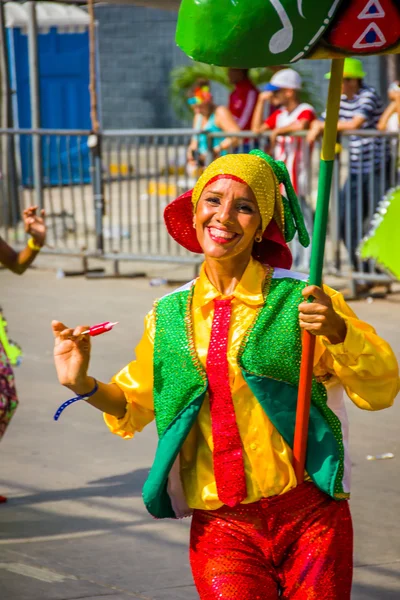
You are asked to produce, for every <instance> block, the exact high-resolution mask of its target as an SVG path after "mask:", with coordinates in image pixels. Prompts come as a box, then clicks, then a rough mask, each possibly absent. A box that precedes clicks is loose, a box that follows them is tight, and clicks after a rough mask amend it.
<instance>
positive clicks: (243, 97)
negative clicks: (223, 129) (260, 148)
mask: <svg viewBox="0 0 400 600" xmlns="http://www.w3.org/2000/svg"><path fill="white" fill-rule="evenodd" d="M228 78H229V81H230V82H231V84H232V85H234V86H235V89H234V90H233V92H232V93H231V94H230V96H229V110H230V111H231V113H232V114H233V116H234V118H235V120H236V123H237V124H238V125H239V127H240V129H241V130H242V131H247V130H250V129H251V121H252V118H253V113H254V109H255V107H256V104H257V98H258V94H259V91H258V89H257V88H256V87H255V85H254V84H253V83H252V82H251V81H250V79H249V70H248V69H228ZM244 142H245V144H244V145H246V144H247V145H248V140H244ZM241 151H245V152H246V151H248V150H246V149H242V150H241Z"/></svg>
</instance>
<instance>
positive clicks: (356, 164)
mask: <svg viewBox="0 0 400 600" xmlns="http://www.w3.org/2000/svg"><path fill="white" fill-rule="evenodd" d="M340 141H341V147H342V150H341V152H340V153H338V154H337V157H336V164H335V171H334V184H333V197H332V206H331V220H330V231H329V238H330V245H331V248H332V258H333V261H332V263H333V265H334V269H333V271H334V272H335V273H336V274H338V275H345V276H346V277H349V278H350V280H351V282H352V287H353V291H354V292H356V286H355V284H356V282H367V281H371V282H377V283H379V282H382V283H389V282H390V281H391V280H392V278H391V277H390V276H388V275H387V274H386V273H384V272H382V271H381V270H380V269H379V268H377V267H376V265H375V262H374V261H372V260H369V261H362V260H361V259H360V257H359V255H358V253H357V248H358V246H359V243H360V241H361V240H362V238H363V237H364V235H365V234H366V233H367V231H368V229H369V224H370V222H371V220H372V217H373V215H374V213H375V211H376V209H377V205H378V203H379V202H380V201H381V200H382V198H383V197H384V196H385V194H386V193H387V191H388V190H389V189H390V188H392V187H395V186H396V185H399V183H400V178H399V170H398V157H399V136H398V134H396V133H386V132H380V131H376V130H356V131H347V132H343V134H342V136H341V140H340ZM358 148H362V149H363V150H361V152H360V153H359V154H358V153H357V150H358Z"/></svg>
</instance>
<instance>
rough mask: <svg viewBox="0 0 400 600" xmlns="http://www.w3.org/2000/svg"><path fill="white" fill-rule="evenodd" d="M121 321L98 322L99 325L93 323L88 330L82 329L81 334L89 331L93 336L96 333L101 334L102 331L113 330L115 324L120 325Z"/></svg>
mask: <svg viewBox="0 0 400 600" xmlns="http://www.w3.org/2000/svg"><path fill="white" fill-rule="evenodd" d="M118 323H119V321H116V322H115V323H110V321H106V322H105V323H98V324H97V325H92V326H91V328H90V329H87V330H86V331H82V333H81V335H84V334H85V333H88V334H89V335H90V336H91V337H94V336H95V335H101V334H102V333H107V331H111V329H112V328H113V327H114V325H118Z"/></svg>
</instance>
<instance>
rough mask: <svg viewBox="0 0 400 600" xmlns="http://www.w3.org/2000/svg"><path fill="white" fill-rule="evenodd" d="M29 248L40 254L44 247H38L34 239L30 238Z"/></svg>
mask: <svg viewBox="0 0 400 600" xmlns="http://www.w3.org/2000/svg"><path fill="white" fill-rule="evenodd" d="M28 246H29V248H30V249H31V250H34V251H35V252H40V251H41V249H42V246H38V245H37V244H36V243H35V240H34V239H33V238H29V240H28Z"/></svg>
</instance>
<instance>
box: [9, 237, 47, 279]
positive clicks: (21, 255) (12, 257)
mask: <svg viewBox="0 0 400 600" xmlns="http://www.w3.org/2000/svg"><path fill="white" fill-rule="evenodd" d="M38 252H39V250H32V248H30V247H29V246H26V248H24V249H23V250H21V252H16V251H15V250H13V248H11V246H9V245H8V244H7V242H5V241H4V240H3V239H2V238H0V262H1V264H2V265H4V266H5V267H7V269H9V270H10V271H12V272H13V273H15V274H16V275H22V273H24V272H25V271H26V269H27V268H28V267H29V265H31V264H32V263H33V261H34V260H35V258H36V256H37V255H38Z"/></svg>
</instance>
